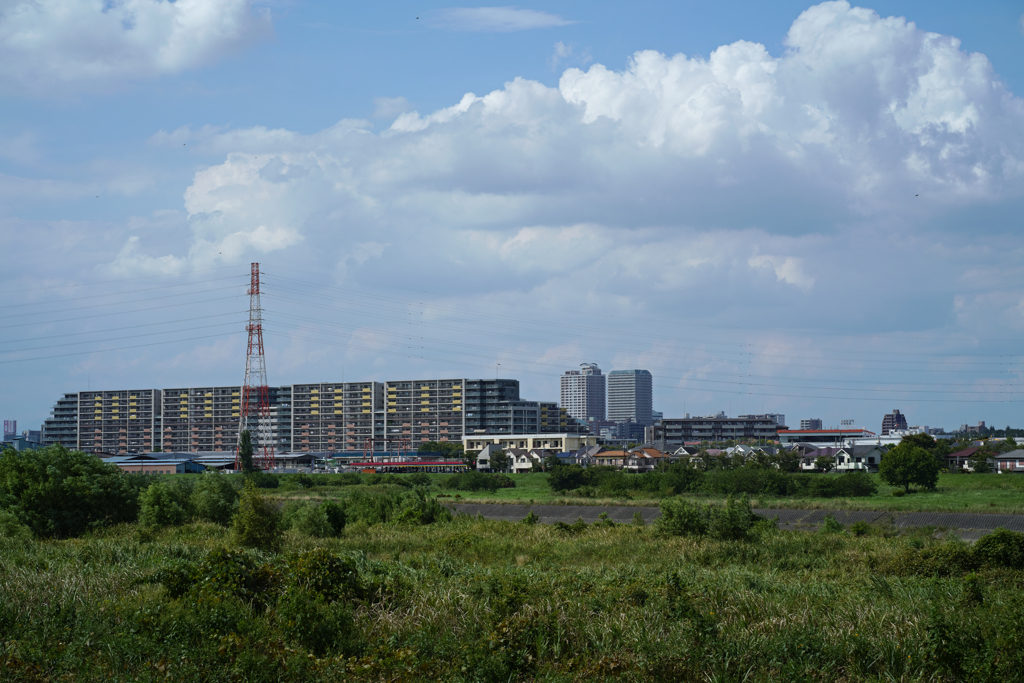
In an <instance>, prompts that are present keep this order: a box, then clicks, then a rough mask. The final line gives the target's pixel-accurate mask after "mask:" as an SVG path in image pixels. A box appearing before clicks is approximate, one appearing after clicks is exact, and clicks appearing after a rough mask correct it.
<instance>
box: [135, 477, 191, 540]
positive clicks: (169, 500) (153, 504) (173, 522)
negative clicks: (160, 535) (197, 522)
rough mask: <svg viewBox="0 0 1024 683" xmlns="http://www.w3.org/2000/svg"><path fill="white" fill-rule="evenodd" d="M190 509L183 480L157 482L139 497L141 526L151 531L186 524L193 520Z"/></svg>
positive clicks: (187, 493)
mask: <svg viewBox="0 0 1024 683" xmlns="http://www.w3.org/2000/svg"><path fill="white" fill-rule="evenodd" d="M190 508H191V506H190V505H189V492H188V488H187V487H186V486H181V480H178V481H174V482H170V481H155V482H153V483H152V484H150V485H149V488H148V489H146V490H145V491H143V492H142V493H141V494H140V495H139V524H141V525H142V526H143V527H146V528H149V529H155V528H158V527H163V526H177V525H179V524H184V523H185V522H187V521H189V519H191V518H192V510H191V509H190Z"/></svg>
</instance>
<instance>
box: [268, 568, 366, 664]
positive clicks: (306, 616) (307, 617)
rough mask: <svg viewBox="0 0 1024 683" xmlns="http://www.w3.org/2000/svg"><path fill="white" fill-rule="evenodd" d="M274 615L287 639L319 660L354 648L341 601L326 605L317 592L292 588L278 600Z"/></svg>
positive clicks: (351, 627)
mask: <svg viewBox="0 0 1024 683" xmlns="http://www.w3.org/2000/svg"><path fill="white" fill-rule="evenodd" d="M276 616H277V622H278V625H279V626H280V627H281V630H282V631H284V633H285V634H286V635H287V636H288V637H289V638H291V639H292V640H294V641H296V642H298V643H299V644H301V645H302V646H303V647H305V648H306V649H308V650H310V651H311V652H312V653H313V654H315V655H316V656H318V657H323V656H324V655H327V654H331V653H334V652H338V651H341V652H345V650H346V647H347V649H348V650H349V651H353V650H354V649H355V648H354V646H355V643H356V642H357V639H356V637H355V636H356V631H355V625H354V624H353V621H352V612H351V610H350V609H349V608H348V607H347V606H346V605H345V604H344V603H342V602H335V603H329V602H328V601H327V600H325V599H324V597H323V596H322V595H320V594H318V593H315V592H313V591H311V590H308V589H305V588H301V587H297V586H293V587H290V588H288V589H287V590H286V591H285V592H284V593H283V594H282V595H281V597H280V599H279V600H278V602H277V610H276ZM346 654H347V653H346Z"/></svg>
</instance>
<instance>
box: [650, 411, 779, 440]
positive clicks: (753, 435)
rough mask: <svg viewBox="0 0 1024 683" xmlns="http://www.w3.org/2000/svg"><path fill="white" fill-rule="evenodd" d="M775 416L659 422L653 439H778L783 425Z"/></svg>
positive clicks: (698, 418) (724, 417) (679, 419)
mask: <svg viewBox="0 0 1024 683" xmlns="http://www.w3.org/2000/svg"><path fill="white" fill-rule="evenodd" d="M776 417H777V416H774V415H773V416H767V415H758V416H753V415H747V416H742V417H726V416H725V415H715V416H713V417H684V418H669V419H664V418H663V419H662V420H661V421H660V422H659V423H658V424H656V425H654V439H655V440H658V441H660V440H664V441H665V442H666V443H668V444H673V445H682V444H683V443H685V442H687V441H729V440H739V439H762V438H764V439H777V438H778V435H779V432H780V430H785V429H786V425H784V424H779V423H778V422H777V421H776V419H775V418H776Z"/></svg>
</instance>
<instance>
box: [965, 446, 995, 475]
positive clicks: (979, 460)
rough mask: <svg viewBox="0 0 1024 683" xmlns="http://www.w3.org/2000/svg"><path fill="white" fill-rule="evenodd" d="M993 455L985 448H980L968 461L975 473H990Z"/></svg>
mask: <svg viewBox="0 0 1024 683" xmlns="http://www.w3.org/2000/svg"><path fill="white" fill-rule="evenodd" d="M991 457H992V454H991V453H989V452H988V451H986V450H984V449H979V450H977V451H975V452H974V455H972V456H971V457H969V458H967V462H968V464H969V465H970V466H971V470H972V471H973V472H974V473H975V474H988V473H989V472H991V471H992V461H991V460H990V458H991Z"/></svg>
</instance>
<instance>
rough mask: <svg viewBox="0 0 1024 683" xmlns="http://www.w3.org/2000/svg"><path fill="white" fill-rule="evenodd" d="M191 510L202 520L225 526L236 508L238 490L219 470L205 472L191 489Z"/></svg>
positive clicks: (229, 521)
mask: <svg viewBox="0 0 1024 683" xmlns="http://www.w3.org/2000/svg"><path fill="white" fill-rule="evenodd" d="M190 502H191V505H192V510H193V512H194V513H195V516H196V517H198V518H199V519H201V520H203V521H204V522H213V523H214V524H222V525H224V526H227V525H228V524H230V523H231V516H232V515H234V514H235V510H237V509H238V492H237V491H236V490H235V487H234V486H233V485H232V483H231V480H229V479H228V478H227V477H225V476H224V475H223V474H220V473H219V472H216V471H213V472H207V473H206V474H204V475H203V476H202V477H200V478H199V481H198V482H196V485H195V487H193V489H192V497H191V501H190Z"/></svg>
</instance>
